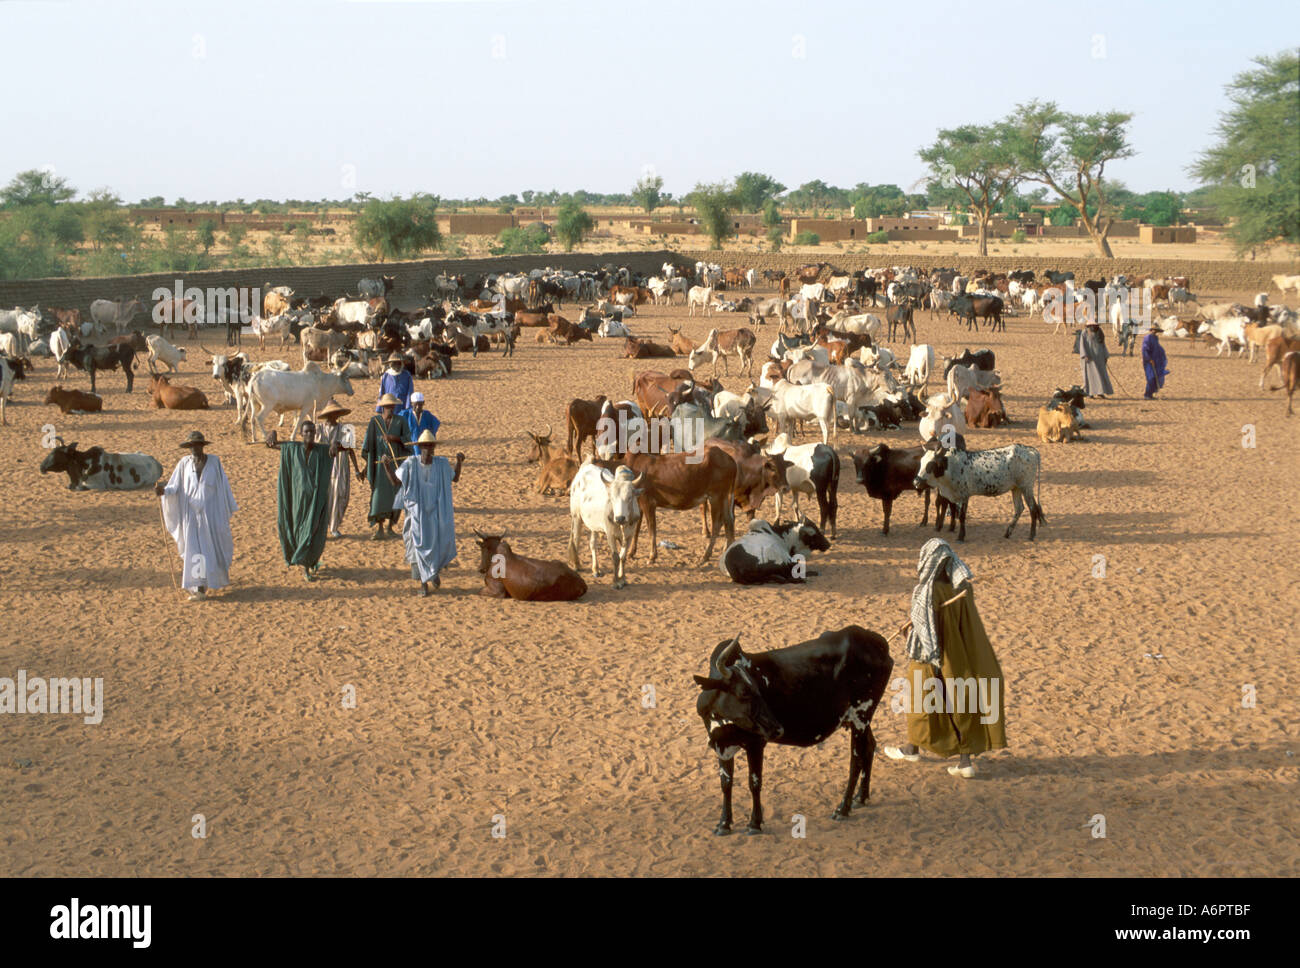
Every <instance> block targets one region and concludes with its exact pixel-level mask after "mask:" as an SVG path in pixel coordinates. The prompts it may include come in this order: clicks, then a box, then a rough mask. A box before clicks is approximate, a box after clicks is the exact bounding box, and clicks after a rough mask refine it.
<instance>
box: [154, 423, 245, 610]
mask: <svg viewBox="0 0 1300 968" xmlns="http://www.w3.org/2000/svg"><path fill="white" fill-rule="evenodd" d="M207 445H208V442H207V441H206V440H204V438H203V434H202V433H200V432H199V431H197V430H195V431H192V432H191V433H190V435H189V436H188V437H186V438H185V439H184V440H183V441H181V444H180V446H181V447H182V448H185V449H187V450H189V451H190V453H189V454H187V455H186V456H184V457H182V458H181V459H180V460H178V461H177V462H176V467H175V468H174V469H173V470H172V476H171V479H170V480H168V481H167V483H166V484H164V483H163V482H162V481H159V482H158V483H157V484H155V485H154V493H155V494H157V495H158V496H159V497H161V498H162V513H163V525H164V526H165V527H166V528H167V532H168V533H169V534H170V535H171V536H172V540H173V541H175V542H176V550H177V552H179V553H180V556H181V587H182V588H184V589H185V590H186V591H187V592H189V593H190V601H192V602H199V601H203V600H204V599H205V598H207V594H208V589H209V588H212V589H217V588H225V587H226V586H227V585H229V584H230V563H231V562H232V561H233V560H234V558H235V544H234V541H233V539H232V538H231V535H230V515H231V514H233V513H234V512H235V511H237V510H239V505H237V504H236V503H235V495H234V494H233V493H232V492H231V490H230V481H229V480H227V479H226V471H225V468H223V467H222V466H221V460H220V459H219V458H216V457H212V456H210V455H208V454H205V453H204V452H203V448H204V447H206V446H207Z"/></svg>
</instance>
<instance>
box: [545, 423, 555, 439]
mask: <svg viewBox="0 0 1300 968" xmlns="http://www.w3.org/2000/svg"><path fill="white" fill-rule="evenodd" d="M553 432H554V431H552V430H551V425H550V424H549V423H548V424H547V425H546V433H545V435H544V436H546V437H548V438H549V437H550V436H551V434H552V433H553Z"/></svg>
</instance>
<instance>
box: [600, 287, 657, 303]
mask: <svg viewBox="0 0 1300 968" xmlns="http://www.w3.org/2000/svg"><path fill="white" fill-rule="evenodd" d="M629 293H630V294H631V296H632V300H631V305H633V306H644V305H645V304H646V303H648V302H650V301H651V300H652V299H653V298H654V294H653V293H651V292H650V290H649V289H645V288H642V287H641V286H610V287H609V295H608V296H607V297H606V298H607V299H608V300H609V301H610V302H612V303H614V304H615V305H618V306H626V305H628V303H626V302H622V301H620V300H618V299H617V298H616V297H617V296H620V295H622V296H626V295H628V294H629Z"/></svg>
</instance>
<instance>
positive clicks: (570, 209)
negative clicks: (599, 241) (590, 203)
mask: <svg viewBox="0 0 1300 968" xmlns="http://www.w3.org/2000/svg"><path fill="white" fill-rule="evenodd" d="M595 227H596V223H595V221H594V220H593V219H592V217H591V215H590V214H589V213H588V212H587V210H586V209H585V208H583V207H582V206H581V205H579V204H578V201H577V199H574V198H570V199H569V200H568V201H566V202H565V203H564V204H563V205H561V206H560V211H559V214H558V215H557V216H556V220H555V237H556V238H557V239H559V240H560V244H561V245H563V246H564V251H565V252H572V251H573V247H574V246H575V245H577V244H578V243H579V242H581V241H582V237H583V236H584V235H586V234H587V233H588V232H590V231H591V230H592V229H594V228H595Z"/></svg>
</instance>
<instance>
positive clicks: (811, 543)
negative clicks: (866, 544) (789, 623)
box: [718, 518, 831, 585]
mask: <svg viewBox="0 0 1300 968" xmlns="http://www.w3.org/2000/svg"><path fill="white" fill-rule="evenodd" d="M830 546H831V543H830V542H829V541H827V540H826V535H824V534H822V532H821V529H820V528H819V527H817V525H815V524H813V523H812V522H811V521H809V520H808V519H807V518H800V519H798V520H796V521H791V522H789V523H787V524H778V525H772V524H770V523H768V522H767V521H764V520H763V519H762V518H758V519H757V520H755V521H751V522H750V524H749V531H747V532H746V533H745V534H744V535H742V536H741V537H740V539H739V540H738V541H736V542H734V543H733V544H731V545H729V546H728V547H727V549H726V550H725V551H723V552H722V557H721V558H720V559H719V561H718V567H719V568H721V569H722V572H723V574H725V575H726V576H727V577H728V578H730V579H731V580H732V581H733V582H735V583H736V584H737V585H764V584H767V583H769V582H777V583H790V584H800V583H802V582H803V581H804V580H805V579H806V578H807V577H809V576H816V574H817V572H815V571H808V570H807V568H806V567H805V566H804V562H806V561H807V559H808V556H809V555H810V554H811V553H812V552H814V551H826V550H827V549H829V548H830Z"/></svg>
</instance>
